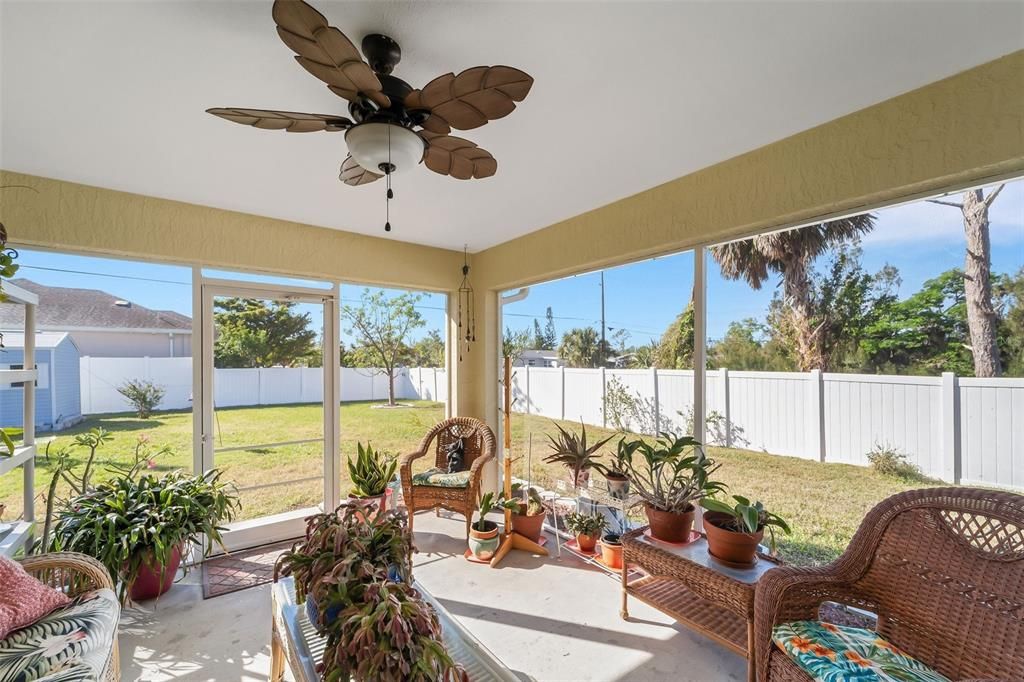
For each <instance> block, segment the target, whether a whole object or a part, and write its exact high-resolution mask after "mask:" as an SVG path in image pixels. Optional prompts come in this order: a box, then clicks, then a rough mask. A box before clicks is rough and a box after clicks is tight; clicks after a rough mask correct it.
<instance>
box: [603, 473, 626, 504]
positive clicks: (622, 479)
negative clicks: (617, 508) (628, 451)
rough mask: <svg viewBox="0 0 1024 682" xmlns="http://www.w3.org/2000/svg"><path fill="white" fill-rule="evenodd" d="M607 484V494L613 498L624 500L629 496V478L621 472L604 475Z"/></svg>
mask: <svg viewBox="0 0 1024 682" xmlns="http://www.w3.org/2000/svg"><path fill="white" fill-rule="evenodd" d="M604 480H605V482H606V483H607V484H608V494H609V495H611V496H612V499H614V500H624V499H626V498H627V497H629V479H628V478H627V477H626V476H624V475H622V474H608V475H607V476H605V479H604Z"/></svg>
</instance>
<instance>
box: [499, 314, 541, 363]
mask: <svg viewBox="0 0 1024 682" xmlns="http://www.w3.org/2000/svg"><path fill="white" fill-rule="evenodd" d="M536 323H537V321H536V320H534V324H536ZM529 345H530V332H529V330H526V329H520V330H519V331H515V332H514V331H512V330H511V329H509V328H508V327H505V336H504V337H503V338H502V340H501V355H502V357H505V358H512V362H515V361H516V360H518V359H519V356H520V355H522V354H523V351H524V350H526V349H527V347H529Z"/></svg>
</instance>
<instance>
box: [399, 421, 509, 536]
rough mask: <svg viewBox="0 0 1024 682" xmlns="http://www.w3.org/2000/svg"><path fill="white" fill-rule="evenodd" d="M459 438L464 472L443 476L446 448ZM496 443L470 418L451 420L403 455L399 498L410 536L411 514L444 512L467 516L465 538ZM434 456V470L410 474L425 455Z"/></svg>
mask: <svg viewBox="0 0 1024 682" xmlns="http://www.w3.org/2000/svg"><path fill="white" fill-rule="evenodd" d="M460 438H461V439H462V442H463V446H464V460H463V463H464V466H465V470H464V471H460V472H458V473H457V474H448V473H445V472H444V470H445V467H446V466H447V456H448V454H447V453H448V450H447V448H448V446H450V445H451V444H452V443H454V442H456V441H457V440H459V439H460ZM495 451H496V443H495V440H494V432H493V431H491V428H490V427H489V426H487V424H485V423H483V422H482V421H480V420H479V419H473V418H471V417H452V418H451V419H445V420H444V421H442V422H440V423H439V424H437V426H435V427H434V428H432V429H431V430H430V431H429V432H428V433H427V435H426V436H424V437H423V440H421V441H420V444H419V446H418V447H417V448H416V449H415V450H414V451H412V452H410V453H407V454H405V455H403V456H402V459H401V463H400V474H401V478H402V495H403V496H404V497H405V506H406V508H407V509H408V510H409V533H410V534H411V533H412V526H413V515H414V514H415V513H416V512H417V511H420V510H423V509H438V508H441V509H447V510H449V511H453V512H457V513H459V514H463V515H465V517H466V536H467V537H469V525H470V523H471V522H472V519H473V512H474V510H475V509H476V506H477V497H478V496H479V494H480V481H481V477H482V476H483V467H484V465H485V464H486V463H487V462H489V461H490V460H492V459H494V456H495ZM431 453H432V454H433V455H434V467H433V468H432V469H430V470H429V471H427V472H422V473H419V474H413V472H412V464H413V462H414V461H415V460H417V459H419V458H420V457H423V456H425V455H427V454H431Z"/></svg>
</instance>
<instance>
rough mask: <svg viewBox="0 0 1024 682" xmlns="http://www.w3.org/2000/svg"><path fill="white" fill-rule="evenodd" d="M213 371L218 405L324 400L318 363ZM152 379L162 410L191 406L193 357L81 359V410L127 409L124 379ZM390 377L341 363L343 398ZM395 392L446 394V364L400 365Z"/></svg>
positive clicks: (381, 393) (364, 396) (379, 387)
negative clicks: (162, 392)
mask: <svg viewBox="0 0 1024 682" xmlns="http://www.w3.org/2000/svg"><path fill="white" fill-rule="evenodd" d="M214 372H215V373H214V377H213V402H214V405H215V406H216V407H238V406H244V405H288V404H292V403H315V402H320V401H322V400H323V395H324V391H323V373H322V370H321V369H319V368H305V367H287V368H286V367H268V368H263V369H217V370H214ZM131 380H140V381H152V382H153V383H154V384H156V385H158V386H160V387H161V388H163V389H164V390H165V391H166V395H165V396H164V399H163V402H162V403H161V404H160V407H159V409H161V410H183V409H189V408H191V407H192V358H93V357H84V358H82V359H81V391H82V414H104V413H110V412H127V411H129V410H131V409H132V408H131V404H130V403H128V401H127V400H125V399H124V397H123V396H122V395H121V394H120V393H118V392H117V387H118V386H121V385H122V384H124V383H125V382H126V381H131ZM387 397H388V377H387V375H386V374H384V373H383V372H380V371H379V370H373V369H354V368H351V367H343V368H342V369H341V401H342V402H347V401H353V400H385V399H387ZM395 397H396V398H399V399H402V400H436V401H438V402H445V401H446V400H447V399H448V378H447V375H446V374H445V370H443V369H436V368H432V367H413V368H402V369H400V370H399V371H398V374H397V376H395Z"/></svg>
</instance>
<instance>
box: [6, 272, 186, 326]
mask: <svg viewBox="0 0 1024 682" xmlns="http://www.w3.org/2000/svg"><path fill="white" fill-rule="evenodd" d="M11 283H12V284H14V285H16V286H19V287H21V288H22V289H26V290H28V291H31V292H32V293H34V294H38V296H39V307H38V309H37V312H36V324H37V325H38V326H39V327H41V328H44V327H45V328H50V329H54V328H56V329H65V328H76V327H77V328H81V327H102V328H111V329H189V330H190V329H192V318H190V317H188V316H186V315H182V314H181V313H176V312H174V311H172V310H150V309H149V308H146V307H144V306H141V305H138V304H136V303H131V302H130V301H128V299H121V298H118V297H117V296H114V295H112V294H108V293H107V292H105V291H100V290H99V289H70V288H65V287H48V286H44V285H42V284H37V283H35V282H33V281H32V280H28V279H14V280H11ZM118 301H122V302H125V301H128V304H127V305H118V304H117V302H118ZM23 316H24V313H23V312H22V310H21V306H15V305H0V328H18V327H21V325H22V324H23V321H24V317H23Z"/></svg>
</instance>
